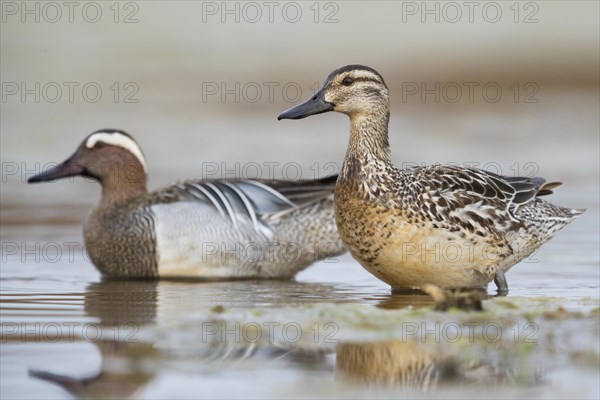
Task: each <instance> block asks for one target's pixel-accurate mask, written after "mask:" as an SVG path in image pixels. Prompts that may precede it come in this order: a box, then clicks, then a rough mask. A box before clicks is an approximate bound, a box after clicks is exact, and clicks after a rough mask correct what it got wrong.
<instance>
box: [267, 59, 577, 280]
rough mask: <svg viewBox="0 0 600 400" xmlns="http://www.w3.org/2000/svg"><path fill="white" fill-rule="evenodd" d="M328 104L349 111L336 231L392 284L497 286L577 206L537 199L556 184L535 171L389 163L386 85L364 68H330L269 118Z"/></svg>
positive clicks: (572, 214)
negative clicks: (520, 174) (310, 91)
mask: <svg viewBox="0 0 600 400" xmlns="http://www.w3.org/2000/svg"><path fill="white" fill-rule="evenodd" d="M328 111H337V112H341V113H343V114H346V115H348V116H349V117H350V142H349V145H348V150H347V152H346V158H345V160H344V164H343V166H342V168H341V171H340V174H339V176H338V180H337V185H336V188H335V215H336V222H337V226H338V230H339V233H340V236H341V238H342V241H343V242H344V244H345V245H346V247H347V248H348V250H349V251H350V253H351V254H352V256H353V257H354V258H355V259H356V260H358V262H359V263H360V264H362V266H363V267H365V268H366V269H367V270H368V271H369V272H371V273H372V274H373V275H375V276H376V277H378V278H379V279H381V280H383V281H385V282H387V283H388V284H390V285H391V286H392V287H393V288H408V287H423V286H424V285H426V284H433V285H437V286H440V287H445V288H456V287H482V286H485V285H487V284H488V283H489V282H490V281H491V280H492V279H494V280H495V282H496V284H497V285H498V289H499V291H500V292H506V291H507V290H508V286H507V284H506V279H505V277H504V273H505V272H506V271H508V270H509V269H510V268H511V267H512V266H513V265H515V264H516V263H517V262H519V261H520V260H522V259H523V258H525V257H527V256H528V255H529V254H531V253H532V252H533V251H534V250H536V249H537V248H538V247H539V246H541V245H542V244H543V243H544V242H546V241H548V240H549V239H550V238H551V237H552V236H553V235H554V234H555V233H556V232H557V231H558V230H560V229H561V228H562V227H564V226H565V225H566V224H568V223H569V222H571V221H573V219H575V218H576V217H577V216H578V215H580V214H581V213H582V212H583V210H574V209H569V208H563V207H558V206H555V205H553V204H550V203H548V202H545V201H544V200H542V199H540V198H539V197H540V196H542V195H547V194H551V193H552V189H554V188H555V187H557V186H559V185H560V183H558V182H551V183H547V182H546V181H545V180H544V179H542V178H517V177H515V178H509V177H504V176H500V175H496V174H493V173H490V172H486V171H483V170H477V169H472V168H461V167H457V166H443V165H432V166H427V167H417V168H411V169H405V170H400V169H398V168H396V167H394V165H393V164H392V162H391V161H390V150H389V143H388V121H389V115H390V110H389V97H388V88H387V86H386V84H385V82H384V81H383V78H382V77H381V75H380V74H379V73H378V72H377V71H375V70H373V69H372V68H369V67H365V66H362V65H348V66H346V67H343V68H340V69H338V70H336V71H333V72H332V73H331V74H330V75H329V77H328V78H327V80H326V81H325V83H324V84H323V86H322V87H321V88H320V89H319V91H318V92H317V93H316V94H315V95H314V96H313V97H312V98H311V99H310V100H308V101H306V102H305V103H303V104H300V105H298V106H296V107H293V108H291V109H289V110H287V111H285V112H284V113H282V114H281V115H279V118H278V119H301V118H305V117H308V116H310V115H314V114H320V113H324V112H328Z"/></svg>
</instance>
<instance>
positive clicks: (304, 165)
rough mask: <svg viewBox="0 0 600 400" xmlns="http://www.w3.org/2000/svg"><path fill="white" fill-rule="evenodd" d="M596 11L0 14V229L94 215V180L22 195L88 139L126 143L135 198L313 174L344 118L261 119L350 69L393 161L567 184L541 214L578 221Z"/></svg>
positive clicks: (324, 4)
mask: <svg viewBox="0 0 600 400" xmlns="http://www.w3.org/2000/svg"><path fill="white" fill-rule="evenodd" d="M598 11H599V10H598V3H597V2H590V1H538V2H474V3H473V4H470V3H467V4H466V5H465V4H464V3H462V2H411V1H399V2H391V1H383V2H376V1H348V2H344V1H341V2H340V1H338V2H331V1H319V2H316V1H300V2H274V3H272V4H271V3H268V2H267V3H266V4H265V3H264V2H210V1H204V2H202V1H174V2H171V1H169V2H167V1H152V2H116V3H111V2H75V3H74V4H73V5H72V6H68V5H64V4H62V3H60V2H58V3H56V2H25V3H21V2H11V1H3V2H2V31H1V33H2V39H1V40H2V42H1V43H2V48H1V59H2V61H1V73H2V103H1V111H2V120H1V131H2V135H1V137H2V139H1V140H2V149H1V158H2V185H3V187H5V190H2V195H1V196H2V197H1V199H2V218H3V220H6V219H8V218H11V219H12V218H14V216H13V213H12V211H13V210H12V208H13V207H15V205H16V204H18V205H19V207H26V206H28V205H29V204H32V203H36V204H37V203H43V204H44V205H45V206H48V205H50V204H57V202H62V203H63V204H64V203H78V204H81V203H87V204H92V203H94V202H96V201H97V198H98V193H99V188H98V187H97V185H95V184H94V183H90V182H84V181H82V180H76V181H73V182H69V183H71V184H70V185H68V186H65V184H66V183H65V182H62V183H55V184H46V185H36V186H27V185H25V184H23V182H24V181H25V179H26V178H27V177H28V176H30V175H32V174H33V173H35V172H36V171H38V170H39V169H41V168H44V167H45V166H47V165H48V163H51V162H58V161H62V160H63V159H65V158H66V157H67V156H68V155H70V153H71V152H72V151H73V150H74V149H75V147H76V146H77V145H78V144H79V142H80V141H81V140H82V139H83V138H84V137H85V136H86V135H87V134H88V133H90V132H92V131H94V130H96V129H100V128H106V127H114V128H120V129H124V130H126V131H127V132H129V133H130V134H132V135H133V136H134V137H135V138H136V139H137V140H138V141H139V143H140V145H141V146H142V149H143V150H144V152H145V154H146V157H147V161H148V165H149V168H150V177H151V178H150V186H151V187H157V186H160V185H164V184H167V183H170V182H172V181H175V180H178V179H182V178H187V177H199V176H202V175H205V176H207V177H224V176H231V175H232V174H241V175H245V176H248V175H250V176H256V175H260V176H262V177H264V178H267V177H269V176H270V175H274V176H278V177H288V178H290V179H293V178H296V177H299V176H303V177H305V178H311V177H314V176H316V175H318V176H324V175H328V174H330V173H332V172H333V170H334V169H337V168H339V165H340V163H341V162H342V160H343V156H344V154H345V146H346V143H347V130H348V122H347V120H346V118H345V117H344V116H342V115H337V114H336V115H333V114H328V115H322V116H318V117H313V118H310V119H307V120H303V121H281V122H278V121H277V120H276V116H277V114H278V113H280V112H281V111H283V110H285V109H287V108H289V107H291V106H292V105H294V104H296V103H298V102H300V101H303V100H305V99H306V98H308V97H309V96H310V95H311V94H312V93H313V92H314V91H315V90H316V89H317V88H318V86H319V85H320V84H321V83H322V82H323V81H324V79H325V78H326V77H327V75H328V74H329V73H330V72H331V71H332V70H333V69H335V68H338V67H340V66H343V65H346V64H351V63H360V64H365V65H368V66H371V67H373V68H375V69H377V70H378V71H379V72H380V73H381V74H382V75H383V77H384V78H385V80H386V82H387V83H388V86H389V87H390V91H391V92H390V95H391V104H392V121H391V126H390V140H391V145H392V154H393V158H394V160H395V161H396V162H397V163H398V164H402V163H409V164H410V163H422V162H425V163H435V162H440V163H447V162H453V163H458V164H468V165H472V166H478V167H480V168H482V167H483V168H486V169H489V170H492V171H497V172H501V173H503V174H506V175H515V174H517V173H518V174H522V175H532V174H537V175H542V176H545V177H547V178H549V179H553V180H564V181H566V182H567V185H566V186H565V187H563V188H562V189H561V190H559V191H558V193H557V195H556V197H555V199H556V200H555V201H557V202H559V203H560V202H561V201H562V202H563V203H564V202H566V201H567V200H566V199H567V197H572V198H573V200H571V199H569V201H568V203H569V204H568V205H570V206H574V207H593V206H595V205H597V202H598V198H597V195H598V138H599V125H598V124H599V121H598V109H599V96H598V79H599V63H598V57H599V53H598V52H599V50H598V48H599V39H598V37H599V30H598ZM257 165H258V167H257ZM576 188H578V189H576ZM49 196H50V198H49ZM53 196H56V197H53ZM563 198H564V199H565V200H564V201H563V200H562V199H563ZM6 207H10V208H11V213H10V215H7V211H6Z"/></svg>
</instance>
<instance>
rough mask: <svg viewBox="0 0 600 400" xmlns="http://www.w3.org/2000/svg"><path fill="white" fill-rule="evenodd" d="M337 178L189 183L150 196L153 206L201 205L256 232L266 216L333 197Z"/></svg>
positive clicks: (181, 183)
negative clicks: (181, 202) (244, 223)
mask: <svg viewBox="0 0 600 400" xmlns="http://www.w3.org/2000/svg"><path fill="white" fill-rule="evenodd" d="M336 179H337V177H336V176H333V177H328V178H324V179H318V180H306V181H286V180H249V179H248V180H187V181H183V182H180V183H177V184H175V185H172V186H169V187H167V188H164V189H160V190H157V191H155V192H152V193H151V194H150V197H151V198H153V200H154V201H153V202H154V203H170V202H175V201H199V202H202V203H204V204H208V205H210V206H212V207H213V208H214V210H215V211H217V212H218V213H220V214H221V215H222V216H223V217H225V218H227V219H229V220H230V221H231V222H232V223H233V225H234V226H237V225H238V224H239V223H241V222H242V221H251V222H252V224H253V225H254V227H255V229H257V230H258V229H259V222H260V221H261V218H262V216H263V215H265V214H273V213H279V212H281V211H286V210H290V209H295V208H298V207H303V206H304V205H305V204H309V203H311V202H314V201H316V200H318V199H321V198H323V197H326V196H331V195H333V191H334V188H335V180H336Z"/></svg>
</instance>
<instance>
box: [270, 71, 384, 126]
mask: <svg viewBox="0 0 600 400" xmlns="http://www.w3.org/2000/svg"><path fill="white" fill-rule="evenodd" d="M388 110H389V94H388V88H387V86H386V84H385V82H384V81H383V78H382V77H381V75H380V74H379V73H378V72H377V71H375V70H374V69H373V68H370V67H366V66H364V65H347V66H345V67H342V68H339V69H336V70H335V71H333V72H332V73H331V74H329V76H328V77H327V80H326V81H325V83H324V84H323V86H322V87H321V88H320V89H319V90H318V91H317V93H315V95H314V96H313V97H311V98H310V99H309V100H308V101H306V102H304V103H302V104H300V105H298V106H296V107H293V108H290V109H289V110H287V111H284V112H283V113H281V114H279V117H277V119H280V120H281V119H301V118H306V117H308V116H310V115H315V114H321V113H324V112H328V111H337V112H340V113H343V114H346V115H348V116H350V117H353V116H355V115H360V114H373V113H387V112H388Z"/></svg>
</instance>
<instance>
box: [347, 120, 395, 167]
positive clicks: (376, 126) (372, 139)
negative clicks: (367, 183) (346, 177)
mask: <svg viewBox="0 0 600 400" xmlns="http://www.w3.org/2000/svg"><path fill="white" fill-rule="evenodd" d="M389 119H390V113H389V110H386V111H382V112H381V113H377V114H375V113H372V114H355V115H351V116H350V142H349V144H348V150H347V151H346V159H345V161H344V167H342V170H343V173H345V174H351V173H356V168H357V167H358V165H356V164H357V163H358V164H359V165H360V166H361V167H365V166H368V165H369V164H373V163H377V164H391V160H390V144H389V140H388V123H389Z"/></svg>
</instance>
